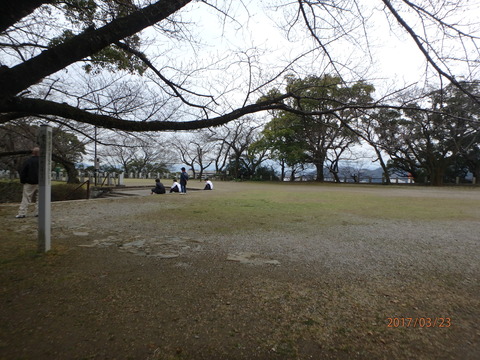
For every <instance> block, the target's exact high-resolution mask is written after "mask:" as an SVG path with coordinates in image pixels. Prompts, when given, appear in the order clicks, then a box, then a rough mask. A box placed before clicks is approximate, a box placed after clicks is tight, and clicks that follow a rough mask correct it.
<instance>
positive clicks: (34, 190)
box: [16, 147, 40, 219]
mask: <svg viewBox="0 0 480 360" xmlns="http://www.w3.org/2000/svg"><path fill="white" fill-rule="evenodd" d="M39 156H40V148H38V147H34V148H33V149H32V156H31V157H30V158H29V159H28V160H27V161H25V163H24V164H23V167H22V169H21V170H20V182H21V183H22V184H23V195H22V202H21V203H20V208H19V209H18V215H17V216H16V218H17V219H20V218H24V217H25V215H26V214H27V210H28V205H30V204H31V203H32V200H33V197H34V196H35V195H36V197H37V198H38V171H39ZM34 214H35V216H38V201H35V213H34Z"/></svg>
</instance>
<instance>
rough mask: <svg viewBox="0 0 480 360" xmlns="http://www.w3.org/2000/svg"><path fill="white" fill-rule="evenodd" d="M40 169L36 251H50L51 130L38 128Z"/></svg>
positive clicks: (42, 127)
mask: <svg viewBox="0 0 480 360" xmlns="http://www.w3.org/2000/svg"><path fill="white" fill-rule="evenodd" d="M39 145H40V159H39V160H40V164H39V165H40V169H39V178H38V251H39V252H47V251H49V250H50V235H51V220H52V219H51V194H52V189H51V174H52V172H51V171H52V128H51V127H50V126H48V125H42V126H40V133H39Z"/></svg>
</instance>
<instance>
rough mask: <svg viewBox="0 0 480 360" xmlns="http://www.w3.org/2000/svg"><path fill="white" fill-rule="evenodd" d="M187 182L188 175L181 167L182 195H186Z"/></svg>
mask: <svg viewBox="0 0 480 360" xmlns="http://www.w3.org/2000/svg"><path fill="white" fill-rule="evenodd" d="M187 181H188V174H187V172H186V171H185V168H184V167H182V173H181V174H180V187H181V188H182V189H181V191H182V192H181V193H182V194H186V193H187Z"/></svg>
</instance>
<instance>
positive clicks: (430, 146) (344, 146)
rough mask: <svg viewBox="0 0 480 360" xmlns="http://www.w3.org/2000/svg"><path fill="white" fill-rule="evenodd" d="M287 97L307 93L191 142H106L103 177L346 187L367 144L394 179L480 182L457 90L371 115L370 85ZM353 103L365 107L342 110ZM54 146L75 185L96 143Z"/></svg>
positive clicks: (331, 82)
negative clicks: (180, 172) (327, 181)
mask: <svg viewBox="0 0 480 360" xmlns="http://www.w3.org/2000/svg"><path fill="white" fill-rule="evenodd" d="M462 85H463V86H464V87H466V88H468V89H469V91H470V92H471V93H472V94H478V93H480V82H474V83H469V84H462ZM285 91H287V92H290V93H293V94H298V97H297V100H288V101H290V104H289V107H290V108H292V109H298V112H294V111H284V110H280V111H272V112H271V113H270V117H269V118H266V119H258V118H253V117H245V118H242V119H239V120H237V121H235V122H233V123H231V124H228V125H223V126H221V127H217V128H212V129H207V130H201V131H197V132H194V133H190V134H188V136H186V135H174V136H169V137H167V136H165V135H164V136H162V137H158V136H156V137H148V136H135V137H133V136H132V135H125V136H119V135H118V134H117V135H116V136H115V137H112V138H106V139H105V140H102V141H100V150H99V152H98V156H99V157H100V158H101V159H102V163H101V165H102V170H106V171H115V172H119V171H122V172H125V174H126V175H127V176H128V174H130V173H131V172H134V173H139V172H142V173H168V172H169V171H170V170H173V171H175V169H171V166H172V164H185V165H187V166H188V167H189V168H191V169H192V171H193V173H194V174H193V175H194V176H195V177H202V176H203V174H204V172H205V171H206V170H207V169H208V170H211V169H212V168H213V169H214V171H215V172H216V173H219V174H220V173H221V174H227V173H228V175H229V176H230V177H233V178H241V177H244V178H253V177H259V178H260V177H262V176H266V177H267V178H270V177H271V176H273V175H274V172H275V171H274V170H273V169H280V171H279V174H278V175H279V177H280V178H282V179H284V178H285V177H286V174H287V173H288V174H289V176H290V179H291V180H293V179H294V178H295V175H296V173H297V172H298V171H300V170H303V169H305V168H311V167H313V168H315V169H316V176H315V179H316V180H317V181H324V176H325V173H327V174H330V175H331V176H332V177H333V178H334V179H335V181H337V182H340V180H341V179H340V170H341V167H342V163H343V164H345V162H346V161H347V160H351V159H352V158H353V157H355V156H358V151H359V150H358V149H359V148H360V147H361V146H363V148H365V146H368V147H369V148H370V149H371V150H372V151H371V153H372V154H374V155H371V156H372V160H373V161H378V163H379V165H380V166H381V167H382V168H383V172H384V174H385V175H384V176H385V179H386V181H387V182H390V178H389V177H390V174H392V173H397V174H402V175H404V176H406V175H407V174H410V176H412V177H414V178H415V179H417V182H423V181H427V182H428V183H431V184H433V185H441V184H442V183H443V182H444V181H445V180H446V181H450V182H451V181H453V180H454V179H455V178H456V177H460V178H465V176H466V175H467V173H469V172H470V173H472V174H473V176H474V177H476V178H479V177H480V131H479V130H480V128H479V127H480V126H479V116H480V106H479V104H477V103H476V102H474V101H472V99H471V98H470V97H469V96H467V95H466V94H465V93H463V92H462V91H460V90H459V89H458V88H456V87H454V86H447V87H446V88H444V89H441V90H434V91H431V92H430V93H429V94H428V95H427V96H424V97H422V98H416V99H414V100H409V101H408V102H407V98H406V97H405V101H406V104H405V105H404V106H403V107H402V108H398V109H393V108H387V109H382V108H381V109H377V108H372V102H373V98H372V94H373V92H374V87H373V86H372V85H371V84H367V83H365V82H356V83H352V84H350V85H349V86H346V85H344V83H343V82H342V81H341V79H339V78H338V77H336V76H331V75H327V76H323V77H313V76H310V77H307V78H304V79H298V78H295V77H290V78H289V79H288V85H287V87H286V89H285ZM269 96H281V92H280V90H279V89H274V90H272V91H271V94H270V95H269ZM405 96H406V95H405ZM262 100H263V99H260V101H262ZM351 101H355V102H356V103H357V104H358V105H359V107H358V108H357V109H355V110H352V109H349V108H344V107H343V104H346V103H348V102H351ZM360 105H361V107H362V108H361V109H360ZM427 108H429V110H428V111H427V110H426V109H427ZM326 110H331V111H330V112H329V113H326ZM305 111H307V112H308V114H309V115H305ZM36 131H37V127H35V126H31V125H29V124H28V123H25V122H17V123H15V124H9V125H7V126H5V127H2V128H0V140H1V142H0V144H2V147H1V149H0V152H3V153H7V152H8V153H10V154H13V153H15V151H16V152H17V153H18V154H21V153H22V151H21V149H23V148H24V147H25V144H27V143H28V144H29V145H31V144H33V143H34V140H35V133H36ZM54 139H55V141H54V154H55V157H56V160H57V162H58V163H59V164H61V165H62V167H64V168H65V169H66V170H67V172H68V174H69V178H72V179H75V178H76V176H75V172H74V166H73V164H74V163H75V162H77V163H78V162H80V161H81V158H82V155H84V154H85V148H86V146H87V145H88V142H90V141H91V138H89V137H87V138H85V140H84V142H82V141H80V140H79V139H78V138H77V137H76V136H75V135H73V134H72V133H70V132H67V131H65V130H64V129H62V128H55V130H54ZM266 160H270V166H266V165H265V164H266V163H265V161H266ZM9 161H10V163H5V162H4V166H3V167H4V168H10V169H13V168H15V166H17V165H18V164H17V163H16V162H15V158H11V159H10V160H9Z"/></svg>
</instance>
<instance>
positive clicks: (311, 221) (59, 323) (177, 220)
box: [0, 183, 480, 360]
mask: <svg viewBox="0 0 480 360" xmlns="http://www.w3.org/2000/svg"><path fill="white" fill-rule="evenodd" d="M215 185H216V188H215V190H214V191H213V192H208V194H206V192H203V191H190V192H189V194H188V195H186V196H180V195H178V194H167V195H155V196H150V195H148V193H149V191H148V190H136V191H131V192H132V193H134V194H135V195H137V196H131V197H124V198H116V199H100V200H89V201H71V202H62V203H53V204H52V219H53V225H52V245H53V250H52V251H51V252H49V253H48V254H40V255H39V254H36V251H35V249H36V242H37V235H36V232H37V223H36V218H33V217H27V218H26V219H15V218H14V215H15V214H16V210H17V206H18V204H4V205H0V239H1V240H0V252H1V255H0V270H1V272H0V304H1V306H0V359H9V360H10V359H162V360H167V359H195V360H196V359H213V360H215V359H249V360H250V359H252V360H253V359H391V358H393V359H478V358H480V322H479V319H480V283H479V280H480V189H478V188H477V189H469V190H465V189H456V188H438V189H436V188H420V187H411V188H406V187H403V188H402V187H383V186H370V187H369V186H348V187H346V186H344V187H342V186H320V187H312V186H302V185H299V186H294V187H290V188H289V189H288V191H289V192H290V193H291V194H292V195H291V196H292V199H295V196H301V195H302V194H308V193H309V192H312V191H315V192H320V193H321V194H322V195H325V197H327V196H330V195H332V194H334V193H337V192H341V193H342V194H345V195H346V196H347V195H351V196H357V195H358V194H362V195H365V196H370V195H372V194H375V196H378V197H381V198H392V199H393V200H392V208H393V209H394V208H395V206H396V202H395V201H394V200H395V199H397V198H400V197H401V198H406V199H408V198H412V199H413V198H416V199H435V201H437V200H438V206H439V207H441V206H444V204H449V203H450V202H452V203H453V202H461V201H468V202H469V203H472V201H474V202H477V204H478V207H476V208H475V207H473V208H471V209H469V211H468V212H467V213H466V214H465V215H464V216H462V217H460V218H458V217H455V218H453V219H441V220H439V219H436V218H433V219H431V220H428V221H426V220H425V219H421V220H418V221H417V220H414V219H410V218H409V219H401V218H392V219H385V218H379V217H375V216H368V214H365V215H359V214H358V213H355V212H351V213H348V212H347V213H344V214H342V217H341V218H338V219H336V221H335V222H330V221H327V220H325V219H322V218H316V217H315V216H314V215H311V216H308V217H306V216H302V217H299V216H298V217H296V215H295V213H293V212H292V214H290V215H289V214H287V215H288V217H289V219H291V220H289V221H285V222H284V223H283V224H280V223H279V224H278V226H277V227H274V228H273V229H272V228H271V227H268V226H266V225H265V226H264V225H263V224H264V223H267V222H268V221H269V219H268V218H267V217H268V214H266V218H258V217H252V219H251V226H242V227H241V228H236V225H235V224H236V223H235V220H232V221H231V222H228V223H225V224H221V225H224V226H225V229H224V230H222V231H218V230H215V231H212V230H211V228H212V226H211V224H212V223H215V222H216V221H218V219H216V218H208V216H207V217H206V219H207V220H206V221H205V223H202V222H199V221H198V220H196V221H195V222H193V220H189V218H188V217H182V216H178V214H179V213H180V214H181V210H182V209H185V208H186V207H188V206H189V204H192V203H197V204H198V203H201V202H202V201H203V202H205V204H206V206H207V205H208V201H220V200H221V199H222V197H226V196H227V195H228V196H230V195H231V194H232V192H236V193H237V194H239V196H241V195H242V194H243V193H247V192H251V191H259V192H261V191H262V189H265V188H264V186H265V185H260V184H236V183H215ZM198 187H199V188H200V187H201V184H199V185H198ZM206 196H208V199H209V200H208V201H207V198H206ZM272 206H274V205H272ZM355 206H361V204H355ZM365 211H367V210H365ZM189 221H191V223H189ZM221 221H222V222H226V220H224V219H223V218H222V220H221ZM290 222H291V224H289V223H290ZM217 225H219V224H217ZM290 225H291V226H292V228H291V229H292V230H291V231H290V227H289V226H290ZM299 228H301V229H302V230H301V231H298V229H299ZM232 229H233V230H235V231H232ZM226 234H228V235H226Z"/></svg>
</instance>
